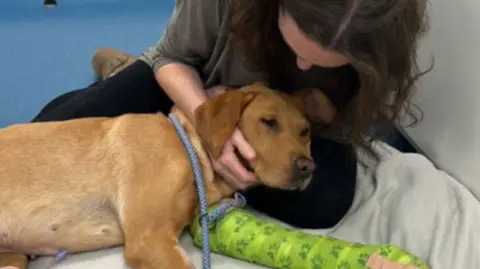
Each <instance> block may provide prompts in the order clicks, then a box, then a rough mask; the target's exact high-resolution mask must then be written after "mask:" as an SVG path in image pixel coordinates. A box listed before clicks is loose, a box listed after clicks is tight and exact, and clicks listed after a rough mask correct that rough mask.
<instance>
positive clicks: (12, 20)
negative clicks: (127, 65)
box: [0, 0, 174, 127]
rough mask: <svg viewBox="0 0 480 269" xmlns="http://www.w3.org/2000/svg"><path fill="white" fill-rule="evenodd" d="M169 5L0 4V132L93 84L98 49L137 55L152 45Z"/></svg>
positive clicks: (136, 0) (159, 0) (166, 0)
mask: <svg viewBox="0 0 480 269" xmlns="http://www.w3.org/2000/svg"><path fill="white" fill-rule="evenodd" d="M173 4H174V1H173V0H63V1H62V0H59V6H58V7H57V8H52V9H49V8H44V7H43V0H3V1H0V62H1V63H2V64H1V65H0V127H4V126H6V125H10V124H13V123H18V122H26V121H29V120H30V119H31V118H32V117H33V116H34V115H35V114H36V113H37V112H38V111H39V110H40V108H41V107H42V106H43V105H44V104H45V103H46V102H48V101H49V100H50V99H52V98H53V97H55V96H56V95H58V94H60V93H63V92H66V91H69V90H72V89H75V88H82V87H85V86H87V85H88V84H90V83H91V82H92V81H93V71H92V69H91V57H92V55H93V53H94V52H95V50H96V49H97V48H99V47H105V46H108V47H115V48H119V49H122V50H125V51H128V52H130V53H133V54H136V55H138V54H139V53H141V52H142V51H143V50H145V49H146V48H147V47H148V46H151V45H154V44H155V43H156V42H157V40H158V39H159V38H160V36H161V34H162V32H163V31H164V29H165V25H166V23H167V21H168V19H169V17H170V15H171V12H172V8H173Z"/></svg>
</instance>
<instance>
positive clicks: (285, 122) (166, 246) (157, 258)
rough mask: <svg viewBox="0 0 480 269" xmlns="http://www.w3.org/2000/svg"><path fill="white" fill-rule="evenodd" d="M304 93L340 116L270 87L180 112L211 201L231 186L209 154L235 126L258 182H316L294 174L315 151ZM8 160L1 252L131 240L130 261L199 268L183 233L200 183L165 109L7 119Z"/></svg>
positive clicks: (0, 151) (1, 159)
mask: <svg viewBox="0 0 480 269" xmlns="http://www.w3.org/2000/svg"><path fill="white" fill-rule="evenodd" d="M305 100H310V101H311V100H316V101H317V102H318V103H319V104H323V105H322V107H316V110H315V111H316V113H317V114H316V117H317V118H318V119H320V120H323V121H325V122H329V121H331V120H333V117H334V115H335V113H334V112H335V109H334V108H333V106H332V105H331V103H329V102H328V99H326V97H325V95H323V94H322V93H321V92H320V91H318V90H303V91H301V92H300V93H299V94H298V96H297V97H291V96H286V95H282V94H279V93H276V92H274V91H273V90H270V89H267V88H265V87H264V86H263V85H261V84H254V85H251V86H249V87H245V88H242V89H238V90H233V91H227V93H224V94H220V95H218V96H216V97H213V98H212V99H210V100H209V101H207V102H206V103H205V104H203V105H202V106H200V107H199V109H197V111H196V114H195V115H196V118H195V123H194V124H193V123H191V122H190V121H189V120H188V119H187V118H186V117H185V116H184V115H183V114H182V113H181V112H180V111H179V110H177V109H175V108H174V109H173V113H175V114H176V115H177V116H178V118H179V119H180V121H181V123H182V125H183V127H184V128H185V130H186V131H187V133H188V135H189V137H190V139H191V141H192V143H193V145H194V147H195V150H196V152H197V154H198V157H199V160H200V163H201V165H202V167H203V171H204V180H205V185H206V188H207V195H208V201H209V203H210V204H213V203H217V202H219V201H220V200H221V199H224V198H228V197H229V196H230V195H231V194H232V193H233V191H234V190H233V189H232V188H231V187H230V186H229V185H227V184H226V183H225V181H223V180H222V179H220V178H218V176H217V175H216V174H215V173H214V172H213V170H212V167H211V165H210V162H209V158H208V156H207V153H206V152H207V151H208V152H209V153H211V154H212V155H213V156H218V155H219V154H220V152H221V149H222V146H223V145H224V143H225V141H227V139H228V138H229V137H230V135H231V133H232V131H233V130H234V128H235V127H236V126H239V127H240V128H241V130H242V131H243V133H244V135H245V136H246V138H247V139H248V141H249V142H250V143H251V145H252V146H253V147H254V149H255V150H256V152H257V157H256V159H255V160H254V161H252V162H250V163H249V165H250V167H251V168H252V169H253V171H254V172H255V174H256V175H257V177H258V180H259V183H261V184H266V185H269V186H271V187H274V188H283V189H291V188H304V187H306V185H307V184H308V181H309V180H308V179H302V180H301V181H299V180H296V179H295V178H293V177H292V175H293V174H294V173H293V172H292V169H294V168H292V167H293V166H292V162H293V160H294V159H295V158H297V157H306V158H308V159H310V158H311V157H310V147H309V144H310V138H309V137H310V136H309V135H308V133H307V134H305V130H306V129H305V128H308V121H307V120H306V117H305V115H304V111H303V108H302V107H303V106H302V103H303V104H304V103H305ZM310 114H312V113H310ZM265 120H276V122H277V123H278V125H277V127H276V128H272V127H269V126H268V125H267V124H265ZM310 160H311V159H310ZM0 163H1V165H0V182H1V183H2V188H1V190H0V208H1V210H0V252H4V254H3V256H4V257H12V256H8V255H12V254H5V253H23V254H33V255H53V254H56V253H57V252H58V251H59V250H60V249H67V250H68V251H69V252H70V253H75V252H82V251H90V250H95V249H100V248H106V247H112V246H118V245H122V244H124V246H125V249H124V256H125V261H126V263H127V264H128V265H129V266H130V267H131V268H133V269H162V268H164V269H183V268H192V267H193V265H192V263H191V261H189V260H188V259H186V257H185V254H184V252H183V249H182V247H181V246H180V244H179V242H178V237H179V235H180V233H181V232H182V231H183V230H184V229H185V228H186V227H187V226H188V225H189V223H190V222H191V220H192V217H193V216H194V214H195V213H196V210H197V209H198V208H197V207H198V205H197V204H198V203H197V194H196V188H195V184H194V178H193V174H192V169H191V165H190V162H189V159H188V156H187V153H186V151H185V149H184V146H183V144H182V142H181V140H180V138H179V136H178V134H177V132H176V131H175V129H174V127H173V125H172V123H171V122H170V121H169V119H168V118H167V117H165V116H164V115H162V114H154V115H153V114H143V115H141V114H127V115H124V116H120V117H116V118H87V119H76V120H70V121H63V122H49V123H30V124H20V125H14V126H11V127H7V128H4V129H2V130H0ZM14 255H17V256H18V254H14ZM19 257H20V258H22V259H23V258H24V256H22V255H20V256H19ZM0 265H1V262H0Z"/></svg>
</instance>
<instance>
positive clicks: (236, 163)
mask: <svg viewBox="0 0 480 269" xmlns="http://www.w3.org/2000/svg"><path fill="white" fill-rule="evenodd" d="M219 162H220V163H221V164H222V165H223V166H224V168H225V169H226V170H228V171H229V172H230V173H231V174H232V175H233V176H234V177H235V179H236V180H235V186H238V187H240V188H245V187H247V186H248V185H250V184H252V183H253V181H254V180H255V175H254V174H253V173H251V172H249V171H248V170H247V169H246V168H245V167H244V166H243V165H242V163H241V162H240V160H239V159H238V158H237V155H236V154H235V151H234V146H233V144H232V143H231V142H228V143H227V144H226V145H225V147H224V151H223V153H222V156H221V157H220V159H219Z"/></svg>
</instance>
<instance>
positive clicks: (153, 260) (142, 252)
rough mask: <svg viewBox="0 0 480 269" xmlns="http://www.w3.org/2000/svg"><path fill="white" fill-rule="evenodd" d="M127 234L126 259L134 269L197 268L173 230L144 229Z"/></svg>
mask: <svg viewBox="0 0 480 269" xmlns="http://www.w3.org/2000/svg"><path fill="white" fill-rule="evenodd" d="M125 235H126V238H125V250H124V256H125V261H126V263H127V265H128V266H130V267H131V268H132V269H192V268H195V266H194V264H193V263H192V262H191V260H190V259H189V257H188V256H187V253H186V252H185V250H184V249H183V247H182V246H181V245H180V243H179V241H178V238H177V235H176V234H175V233H172V231H167V230H162V229H157V230H144V231H139V233H136V232H130V233H129V234H128V233H125Z"/></svg>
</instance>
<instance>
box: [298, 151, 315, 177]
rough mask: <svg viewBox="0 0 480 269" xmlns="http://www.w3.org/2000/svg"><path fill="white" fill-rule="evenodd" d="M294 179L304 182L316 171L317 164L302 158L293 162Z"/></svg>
mask: <svg viewBox="0 0 480 269" xmlns="http://www.w3.org/2000/svg"><path fill="white" fill-rule="evenodd" d="M293 169H294V179H296V180H304V179H307V178H308V177H310V176H311V175H312V173H313V171H314V170H315V163H314V162H313V160H312V159H310V158H307V157H304V156H300V157H297V158H295V160H294V161H293Z"/></svg>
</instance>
